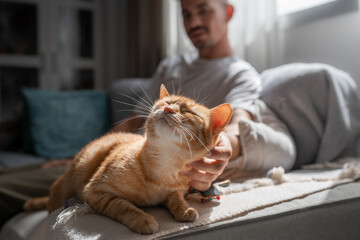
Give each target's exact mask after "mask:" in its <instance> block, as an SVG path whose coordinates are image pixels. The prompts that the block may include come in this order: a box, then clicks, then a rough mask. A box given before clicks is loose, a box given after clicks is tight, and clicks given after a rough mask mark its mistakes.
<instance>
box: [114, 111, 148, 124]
mask: <svg viewBox="0 0 360 240" xmlns="http://www.w3.org/2000/svg"><path fill="white" fill-rule="evenodd" d="M147 117H148V115H140V114H139V115H136V116H134V117H131V118H126V119H123V120H120V121H116V122H114V123H112V124H111V126H114V125H117V124H119V125H121V124H124V123H125V122H127V121H130V120H133V119H136V118H147Z"/></svg>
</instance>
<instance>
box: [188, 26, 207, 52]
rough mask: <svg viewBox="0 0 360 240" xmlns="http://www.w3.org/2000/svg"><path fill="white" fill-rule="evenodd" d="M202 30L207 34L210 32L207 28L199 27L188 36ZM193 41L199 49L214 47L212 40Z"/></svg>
mask: <svg viewBox="0 0 360 240" xmlns="http://www.w3.org/2000/svg"><path fill="white" fill-rule="evenodd" d="M201 29H202V30H204V31H205V32H206V33H208V32H209V30H208V29H207V28H206V27H201V26H198V27H195V28H192V29H190V30H189V32H188V36H190V35H191V33H192V32H194V31H197V30H201ZM190 39H191V38H190ZM191 41H192V43H193V44H194V46H195V47H196V48H197V49H204V48H207V47H210V46H212V45H213V44H212V41H211V40H201V39H200V40H191Z"/></svg>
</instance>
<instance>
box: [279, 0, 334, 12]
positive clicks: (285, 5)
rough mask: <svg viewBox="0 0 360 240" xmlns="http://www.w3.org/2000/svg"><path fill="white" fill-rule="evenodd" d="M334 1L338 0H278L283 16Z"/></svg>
mask: <svg viewBox="0 0 360 240" xmlns="http://www.w3.org/2000/svg"><path fill="white" fill-rule="evenodd" d="M333 1H336V0H301V1H300V0H290V1H289V0H277V9H278V15H280V16H282V15H286V14H290V13H293V12H298V11H301V10H305V9H309V8H313V7H316V6H320V5H322V4H326V3H329V2H333Z"/></svg>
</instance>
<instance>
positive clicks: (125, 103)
mask: <svg viewBox="0 0 360 240" xmlns="http://www.w3.org/2000/svg"><path fill="white" fill-rule="evenodd" d="M113 101H114V102H117V103H121V104H124V105H127V106H131V107H135V108H141V109H142V110H145V111H147V112H150V110H149V109H147V108H145V107H142V106H139V105H136V104H131V103H127V102H122V101H118V100H114V99H113Z"/></svg>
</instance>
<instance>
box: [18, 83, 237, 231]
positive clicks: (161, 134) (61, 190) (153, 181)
mask: <svg viewBox="0 0 360 240" xmlns="http://www.w3.org/2000/svg"><path fill="white" fill-rule="evenodd" d="M231 114H232V109H231V107H230V105H229V104H222V105H220V106H217V107H215V108H213V109H208V108H206V107H205V106H203V105H201V104H198V103H196V102H195V101H193V100H191V99H188V98H186V97H182V96H176V95H169V93H168V92H167V90H166V89H165V87H164V86H163V85H162V86H161V89H160V99H159V100H158V101H157V102H156V103H155V104H154V106H153V107H152V110H151V112H150V114H149V116H148V118H147V120H146V124H145V127H146V133H145V136H141V135H136V134H131V133H109V134H107V135H105V136H103V137H101V138H99V139H97V140H94V141H93V142H91V143H90V144H88V145H87V146H86V147H85V148H83V149H82V150H81V151H80V152H79V153H78V154H77V155H76V156H75V158H74V160H73V161H72V164H71V165H70V167H69V168H68V169H67V171H66V172H65V173H64V174H63V175H62V176H60V177H59V178H58V179H57V180H56V181H55V183H54V184H53V185H52V187H51V190H50V197H43V198H35V199H30V200H29V201H27V202H26V203H25V205H24V208H25V209H26V210H35V209H39V208H42V207H43V208H46V207H47V209H48V211H49V212H52V211H54V210H55V209H57V208H59V207H61V206H62V205H63V204H64V202H65V201H66V200H67V199H69V198H71V197H72V196H75V195H76V196H78V197H79V198H80V199H81V200H82V201H83V202H86V203H87V204H89V205H90V206H91V207H92V208H93V209H94V210H95V211H96V212H98V213H101V214H103V215H106V216H109V217H110V218H113V219H116V220H117V221H119V222H121V223H123V224H125V225H126V226H128V227H129V228H130V229H131V230H133V231H135V232H138V233H142V234H151V233H154V232H156V231H157V230H158V223H157V222H156V220H155V218H154V217H153V216H151V215H149V214H147V213H145V212H144V211H142V210H141V209H140V208H138V207H145V206H154V205H157V204H164V205H165V206H166V207H167V208H169V210H170V212H171V213H172V214H173V216H174V217H175V219H176V220H178V221H194V220H196V219H197V218H198V213H197V211H196V210H195V209H194V208H191V207H190V206H189V205H188V203H187V202H186V200H185V199H184V193H185V191H186V189H187V188H188V181H189V180H188V178H187V177H185V176H182V175H180V174H179V172H180V171H184V170H186V169H188V168H187V167H186V163H188V162H190V161H193V160H197V159H200V158H202V157H203V156H204V155H205V154H206V153H207V152H208V150H209V149H211V148H212V147H213V146H214V144H215V143H216V141H217V138H218V136H219V133H220V132H221V131H223V130H224V128H225V126H226V125H227V124H228V123H229V121H230V118H231Z"/></svg>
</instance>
